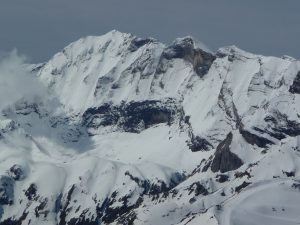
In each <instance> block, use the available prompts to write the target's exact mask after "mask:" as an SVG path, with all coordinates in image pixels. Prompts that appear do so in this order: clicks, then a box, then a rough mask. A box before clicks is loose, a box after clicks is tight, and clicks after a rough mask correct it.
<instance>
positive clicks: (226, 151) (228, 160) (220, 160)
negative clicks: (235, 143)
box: [211, 132, 243, 173]
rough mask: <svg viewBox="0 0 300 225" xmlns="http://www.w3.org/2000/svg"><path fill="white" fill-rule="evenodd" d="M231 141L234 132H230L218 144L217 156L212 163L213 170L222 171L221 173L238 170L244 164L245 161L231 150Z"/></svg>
mask: <svg viewBox="0 0 300 225" xmlns="http://www.w3.org/2000/svg"><path fill="white" fill-rule="evenodd" d="M231 142H232V133H231V132H230V133H229V134H228V135H227V137H226V138H225V140H223V141H222V142H221V143H220V144H219V145H218V146H217V150H216V153H215V157H214V159H213V161H212V164H211V170H212V171H213V172H217V171H221V173H225V172H227V171H231V170H236V169H238V168H239V167H240V166H242V165H243V161H242V160H241V159H240V158H239V157H238V156H237V155H236V154H234V153H232V152H231V151H230V144H231Z"/></svg>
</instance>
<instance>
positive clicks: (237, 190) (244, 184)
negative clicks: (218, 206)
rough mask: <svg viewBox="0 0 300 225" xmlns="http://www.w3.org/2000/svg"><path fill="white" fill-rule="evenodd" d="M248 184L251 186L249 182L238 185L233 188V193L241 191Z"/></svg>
mask: <svg viewBox="0 0 300 225" xmlns="http://www.w3.org/2000/svg"><path fill="white" fill-rule="evenodd" d="M250 184H251V183H250V182H246V181H244V182H243V183H242V184H241V185H239V186H237V187H236V188H235V192H240V191H241V190H242V189H244V188H245V187H247V186H248V185H250Z"/></svg>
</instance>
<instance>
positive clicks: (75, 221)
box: [66, 210, 99, 225]
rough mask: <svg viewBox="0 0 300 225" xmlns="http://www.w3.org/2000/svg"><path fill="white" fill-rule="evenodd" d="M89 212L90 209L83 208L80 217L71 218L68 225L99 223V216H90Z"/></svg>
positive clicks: (96, 224) (94, 224)
mask: <svg viewBox="0 0 300 225" xmlns="http://www.w3.org/2000/svg"><path fill="white" fill-rule="evenodd" d="M88 212H89V210H83V212H82V213H81V214H80V216H79V217H77V218H72V219H70V221H69V222H68V223H66V225H98V224H99V220H98V218H97V217H96V216H92V217H91V218H89V216H88V215H87V213H88Z"/></svg>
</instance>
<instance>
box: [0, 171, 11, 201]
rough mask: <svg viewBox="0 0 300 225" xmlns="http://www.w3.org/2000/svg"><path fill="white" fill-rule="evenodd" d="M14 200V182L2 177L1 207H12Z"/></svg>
mask: <svg viewBox="0 0 300 225" xmlns="http://www.w3.org/2000/svg"><path fill="white" fill-rule="evenodd" d="M13 200H14V180H13V179H12V178H11V177H8V176H0V205H11V204H13Z"/></svg>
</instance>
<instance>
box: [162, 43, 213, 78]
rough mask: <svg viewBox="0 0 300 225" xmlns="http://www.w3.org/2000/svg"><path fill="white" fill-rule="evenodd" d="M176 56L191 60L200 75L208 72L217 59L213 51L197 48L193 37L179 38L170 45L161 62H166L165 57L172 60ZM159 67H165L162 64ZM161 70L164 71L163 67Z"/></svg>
mask: <svg viewBox="0 0 300 225" xmlns="http://www.w3.org/2000/svg"><path fill="white" fill-rule="evenodd" d="M174 58H182V59H184V60H186V61H188V62H190V63H191V64H192V65H193V68H194V70H195V72H196V73H197V74H198V75H199V76H200V77H203V76H204V75H205V74H206V73H207V72H208V70H209V68H210V66H211V64H212V63H213V61H214V60H215V59H216V57H215V56H214V55H212V54H211V53H208V52H205V51H203V50H202V49H199V48H195V46H194V41H193V39H192V38H191V37H186V38H181V39H177V40H175V41H174V42H173V43H172V45H170V46H168V47H167V48H166V49H165V50H164V51H163V53H162V58H161V62H160V64H162V63H164V59H166V60H171V59H174ZM158 67H161V68H163V66H161V65H159V66H158ZM161 70H162V71H161V72H163V71H164V70H163V69H161ZM158 72H159V71H158Z"/></svg>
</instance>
